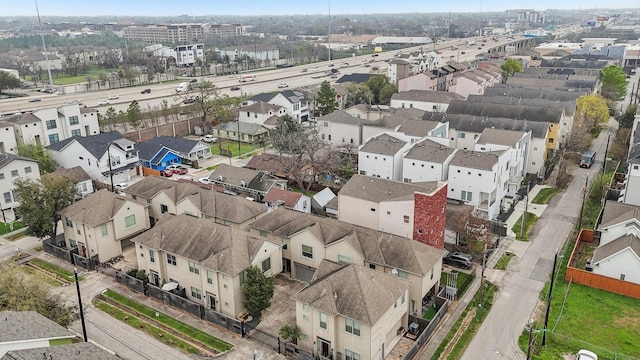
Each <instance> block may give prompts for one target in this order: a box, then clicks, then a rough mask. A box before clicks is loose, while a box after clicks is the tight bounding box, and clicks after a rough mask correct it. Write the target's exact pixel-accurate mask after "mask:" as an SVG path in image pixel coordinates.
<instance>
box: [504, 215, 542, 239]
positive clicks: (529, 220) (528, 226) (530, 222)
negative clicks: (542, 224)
mask: <svg viewBox="0 0 640 360" xmlns="http://www.w3.org/2000/svg"><path fill="white" fill-rule="evenodd" d="M523 215H524V214H523ZM537 221H538V217H537V216H536V215H535V214H532V213H530V212H528V213H527V217H526V219H525V223H524V233H523V234H522V236H521V235H520V230H521V228H522V216H520V217H519V218H518V221H517V222H516V224H515V225H513V227H512V228H511V231H513V232H514V233H515V234H516V239H517V240H523V241H527V240H529V233H530V232H531V230H533V226H534V225H535V224H536V222H537Z"/></svg>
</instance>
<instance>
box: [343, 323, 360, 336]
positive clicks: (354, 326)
mask: <svg viewBox="0 0 640 360" xmlns="http://www.w3.org/2000/svg"><path fill="white" fill-rule="evenodd" d="M344 331H346V332H348V333H350V334H353V335H356V336H360V323H359V322H357V321H353V320H349V319H344Z"/></svg>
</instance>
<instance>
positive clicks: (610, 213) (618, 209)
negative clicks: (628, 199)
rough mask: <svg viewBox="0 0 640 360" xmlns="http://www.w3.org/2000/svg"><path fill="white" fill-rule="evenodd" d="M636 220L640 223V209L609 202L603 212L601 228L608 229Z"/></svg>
mask: <svg viewBox="0 0 640 360" xmlns="http://www.w3.org/2000/svg"><path fill="white" fill-rule="evenodd" d="M634 219H635V220H636V221H638V222H640V207H638V206H635V205H630V204H625V203H620V202H617V201H611V200H608V201H607V202H606V203H605V206H604V211H603V212H602V221H601V222H600V228H601V229H602V228H607V227H609V226H612V225H617V224H621V223H625V222H627V221H630V220H634Z"/></svg>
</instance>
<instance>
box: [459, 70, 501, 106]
mask: <svg viewBox="0 0 640 360" xmlns="http://www.w3.org/2000/svg"><path fill="white" fill-rule="evenodd" d="M501 79H502V74H501V71H500V70H499V69H498V70H497V71H495V70H493V69H487V68H478V69H473V70H469V71H464V72H460V73H456V74H455V75H454V77H453V84H452V85H451V86H450V87H449V88H448V89H447V91H449V92H452V93H455V94H457V95H459V96H460V97H462V98H465V99H466V98H467V97H468V96H469V95H482V94H484V92H485V90H486V89H487V88H489V87H491V86H493V85H495V84H498V83H500V81H501Z"/></svg>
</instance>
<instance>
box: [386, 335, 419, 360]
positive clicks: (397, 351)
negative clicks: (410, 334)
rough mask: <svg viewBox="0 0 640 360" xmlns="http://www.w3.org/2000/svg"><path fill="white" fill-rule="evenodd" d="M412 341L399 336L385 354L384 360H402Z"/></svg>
mask: <svg viewBox="0 0 640 360" xmlns="http://www.w3.org/2000/svg"><path fill="white" fill-rule="evenodd" d="M414 343H415V341H413V340H411V339H407V338H406V337H403V338H401V339H400V341H398V343H397V344H396V346H394V347H393V349H391V351H390V352H389V354H387V356H385V358H384V360H402V359H403V358H404V356H405V355H406V354H407V352H409V350H410V349H411V347H412V346H413V344H414Z"/></svg>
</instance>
